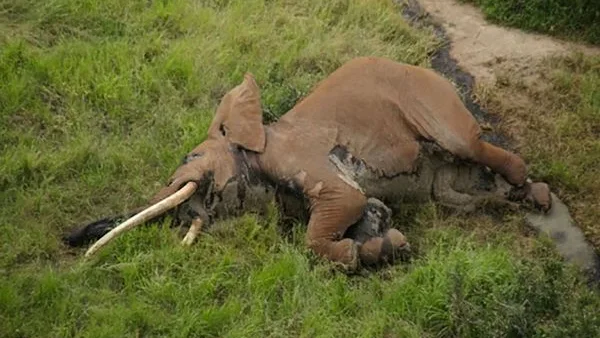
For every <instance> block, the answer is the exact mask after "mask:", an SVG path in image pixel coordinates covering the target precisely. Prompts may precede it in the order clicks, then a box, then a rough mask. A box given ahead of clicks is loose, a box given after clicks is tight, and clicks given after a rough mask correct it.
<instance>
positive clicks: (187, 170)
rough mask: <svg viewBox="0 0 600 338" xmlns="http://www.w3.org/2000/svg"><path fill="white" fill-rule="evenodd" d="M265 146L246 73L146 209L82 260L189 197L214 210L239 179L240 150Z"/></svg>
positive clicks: (257, 101) (252, 84) (256, 99)
mask: <svg viewBox="0 0 600 338" xmlns="http://www.w3.org/2000/svg"><path fill="white" fill-rule="evenodd" d="M265 143H266V136H265V130H264V126H263V124H262V108H261V104H260V91H259V88H258V85H257V84H256V81H255V80H254V77H253V76H252V74H250V73H247V74H246V75H245V76H244V80H243V82H242V83H241V84H239V85H238V86H236V87H235V88H233V89H232V90H230V91H229V92H228V93H227V94H226V95H225V96H224V97H223V99H222V100H221V103H220V104H219V106H218V108H217V110H216V113H215V116H214V118H213V121H212V123H211V125H210V127H209V129H208V133H207V138H206V140H205V141H204V142H202V143H201V144H200V145H198V146H197V147H196V148H194V149H193V150H192V151H191V152H190V153H188V154H187V155H186V156H185V158H184V160H183V164H182V165H181V166H179V167H178V168H177V169H176V170H175V172H174V173H173V175H172V176H171V178H170V180H169V183H168V185H167V186H165V187H164V188H163V189H161V190H160V191H159V192H158V193H157V194H156V195H154V197H153V198H152V199H151V200H150V203H149V204H150V206H149V207H148V208H145V209H144V210H143V211H141V212H140V213H138V214H137V215H135V216H134V217H132V218H130V219H128V220H127V221H126V222H124V223H122V224H121V225H119V226H118V227H116V228H114V229H112V230H111V231H110V232H109V233H107V234H106V235H104V237H102V238H101V239H100V240H99V241H98V242H96V243H95V244H94V245H93V246H92V247H90V249H89V250H88V252H87V253H86V256H89V255H91V254H92V253H94V252H95V251H96V250H98V249H99V248H100V247H102V246H103V245H105V244H106V243H108V242H109V241H110V240H112V239H113V238H115V237H116V236H117V235H118V234H119V233H121V232H124V231H126V230H128V229H131V228H133V227H134V226H137V225H139V224H142V223H144V222H146V221H148V220H150V219H152V218H154V217H157V216H159V215H161V214H163V213H165V212H166V211H168V210H170V209H172V208H174V207H176V206H177V205H179V204H181V203H183V202H184V201H186V200H188V199H190V198H191V197H193V199H194V200H196V202H197V201H200V208H199V209H204V210H206V209H210V208H212V207H214V203H215V199H214V198H213V197H214V195H215V194H220V193H222V192H223V190H224V189H225V188H226V187H227V186H228V185H230V183H233V182H235V181H237V180H238V179H239V178H240V176H241V175H243V170H244V165H243V162H244V159H242V156H244V155H243V152H246V151H247V152H253V153H262V152H263V151H264V149H265ZM242 150H243V151H242ZM196 205H198V203H196ZM199 217H200V216H199Z"/></svg>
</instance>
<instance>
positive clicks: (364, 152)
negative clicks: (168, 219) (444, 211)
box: [69, 57, 551, 269]
mask: <svg viewBox="0 0 600 338" xmlns="http://www.w3.org/2000/svg"><path fill="white" fill-rule="evenodd" d="M487 168H489V169H490V170H491V171H492V172H493V173H494V174H497V175H496V176H498V177H501V178H502V181H503V182H504V183H505V187H504V188H502V189H500V188H498V187H497V186H496V187H494V188H493V189H492V190H494V191H492V194H491V195H492V196H499V198H501V199H509V198H510V199H512V200H515V201H533V202H534V203H535V204H536V205H537V206H538V207H539V209H541V210H542V211H547V210H548V209H550V207H551V198H550V192H549V189H548V187H547V186H546V185H545V184H543V183H531V182H530V181H528V180H527V175H526V166H525V163H524V161H523V160H522V159H521V158H520V157H518V156H517V155H515V154H513V153H511V152H508V151H506V150H504V149H502V148H499V147H497V146H494V145H492V144H490V143H487V142H485V141H483V140H482V139H481V138H480V129H479V126H478V124H477V122H476V121H475V119H474V118H473V117H472V115H471V114H470V113H469V111H468V110H467V109H466V108H465V107H464V105H463V104H462V102H461V100H460V98H459V96H458V95H457V94H456V92H455V89H454V87H453V86H452V85H451V84H450V83H449V82H448V81H447V80H446V79H444V78H443V77H441V76H440V75H438V74H436V73H435V72H433V71H431V70H428V69H424V68H420V67H415V66H411V65H406V64H401V63H397V62H394V61H391V60H388V59H384V58H376V57H361V58H356V59H353V60H351V61H349V62H347V63H346V64H344V65H343V66H342V67H340V68H339V69H338V70H336V71H335V72H334V73H332V74H331V75H330V76H329V77H327V78H326V79H325V80H323V81H322V82H321V83H320V84H319V85H317V86H316V88H315V89H314V90H313V92H312V93H311V94H310V95H308V96H307V97H306V98H304V99H303V100H302V101H301V102H299V103H298V104H297V105H296V106H295V107H293V108H292V109H291V110H290V111H289V112H288V113H286V114H285V115H283V116H282V117H281V119H280V120H279V121H277V122H275V123H272V124H270V125H263V123H262V109H261V104H260V92H259V88H258V85H257V83H256V81H255V80H254V77H253V76H252V75H250V74H247V75H246V76H245V77H244V81H243V82H242V83H241V84H240V85H238V86H237V87H235V88H233V89H232V90H231V91H230V92H229V93H227V94H226V95H225V97H224V98H223V99H222V101H221V103H220V105H219V107H218V108H217V111H216V114H215V117H214V119H213V122H212V124H211V125H210V127H209V130H208V136H207V138H206V140H205V141H204V142H202V143H201V144H200V145H199V146H198V147H196V148H195V149H193V150H192V151H191V152H190V153H189V154H188V156H186V161H185V163H184V164H182V165H181V166H180V167H178V168H177V170H176V171H175V173H174V174H173V175H172V177H171V180H170V181H169V184H168V185H167V186H166V187H164V188H163V189H162V190H161V191H159V192H158V193H157V194H156V195H155V196H154V197H153V198H152V199H151V201H150V203H149V204H150V205H152V204H154V203H156V202H158V201H161V200H163V199H164V198H166V197H168V196H171V195H173V194H174V193H175V192H177V191H178V190H179V189H181V188H182V187H184V186H185V185H186V184H187V183H189V182H195V183H196V185H197V187H198V188H197V190H196V192H195V193H194V194H193V197H192V198H191V199H188V200H187V202H186V204H187V205H188V206H190V205H191V206H192V207H191V208H188V209H189V210H191V211H190V212H187V213H186V214H187V215H188V216H190V218H191V219H198V218H199V219H202V220H203V221H205V222H211V218H214V217H213V216H214V215H215V213H218V212H217V211H218V210H220V209H223V206H224V205H234V208H233V209H238V210H244V209H245V208H246V207H248V205H247V204H245V203H244V202H243V200H244V199H245V198H244V197H243V196H244V195H245V196H252V194H248V191H249V189H248V187H252V188H251V189H250V191H254V190H252V189H258V191H261V189H266V190H265V191H267V192H268V191H270V192H272V194H273V195H277V196H289V195H291V196H297V197H298V199H299V200H300V201H301V202H302V203H301V204H304V205H306V208H304V210H305V212H307V213H308V229H307V245H308V246H309V247H310V248H311V249H312V250H313V251H314V252H315V253H317V254H318V255H320V256H323V257H325V258H327V259H330V260H331V261H334V262H337V263H340V264H341V265H342V266H345V267H347V268H349V269H355V268H356V267H357V266H358V264H359V262H361V261H362V262H364V263H374V262H378V261H387V260H389V259H390V257H393V256H394V253H395V252H396V251H397V250H403V249H404V248H405V247H406V239H405V238H404V236H403V235H402V234H401V233H399V232H398V231H397V230H396V229H387V230H385V232H378V233H376V234H375V235H374V236H373V237H371V238H362V239H361V240H356V239H355V238H348V237H345V236H344V235H345V234H346V232H347V230H348V228H349V227H350V226H352V225H353V224H357V223H360V222H361V218H363V219H364V217H365V210H366V209H367V206H368V205H369V204H368V200H369V198H375V199H378V200H381V201H384V202H385V203H389V204H390V205H391V206H393V207H400V206H401V202H402V200H403V199H404V198H407V197H408V198H414V199H429V198H431V197H433V198H434V199H437V200H439V201H440V202H443V203H446V202H447V203H449V204H452V205H457V206H467V207H468V206H469V205H471V204H473V203H474V201H475V200H474V199H473V198H472V196H473V194H474V195H482V196H483V195H485V194H484V192H485V191H482V192H481V193H478V192H476V191H475V192H474V191H469V190H470V189H471V188H472V187H468V186H469V185H471V184H470V183H469V182H470V181H469V179H467V180H466V181H465V179H464V177H465V175H464V173H467V174H468V173H469V172H471V171H472V172H473V173H476V176H477V177H479V176H481V175H483V174H481V175H480V173H485V170H488V169H487ZM482 170H484V171H482ZM488 171H489V170H488ZM461 172H462V173H463V174H461ZM469 175H470V174H468V175H467V177H469ZM460 177H463V178H462V179H459V178H460ZM491 177H494V175H491ZM477 180H479V178H477ZM477 180H476V181H477ZM461 182H462V183H461ZM490 182H493V183H494V184H495V183H496V179H495V178H494V179H493V180H491V181H490ZM233 187H235V188H233ZM257 187H258V188H257ZM471 190H472V189H471ZM483 190H486V189H483ZM488 190H489V189H488ZM228 191H229V192H228ZM231 191H233V192H234V193H233V194H231V193H230V192H231ZM487 195H488V196H489V195H490V194H489V191H488V192H487ZM224 196H225V197H224ZM226 196H230V197H228V198H227V197H226ZM258 200H260V198H259V199H258ZM225 213H227V214H228V213H229V212H225ZM180 214H181V213H180ZM184 216H185V215H184ZM112 223H114V222H112V221H111V220H105V221H104V222H95V223H92V224H90V226H91V225H94V224H95V228H94V227H92V228H93V229H92V228H89V227H88V228H87V229H88V230H90V231H87V230H86V228H83V229H80V230H78V231H77V232H75V233H74V234H73V236H70V237H69V241H70V243H72V244H79V243H81V242H82V241H83V240H85V239H90V236H87V234H91V233H93V234H94V236H91V237H95V238H97V237H99V235H101V234H103V233H106V232H107V231H109V230H110V229H111V228H112V227H113V225H111V224H112ZM91 230H94V231H91ZM363 237H364V236H363Z"/></svg>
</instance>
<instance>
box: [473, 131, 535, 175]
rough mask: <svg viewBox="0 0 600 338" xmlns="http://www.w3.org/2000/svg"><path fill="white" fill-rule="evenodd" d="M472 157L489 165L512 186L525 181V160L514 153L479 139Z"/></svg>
mask: <svg viewBox="0 0 600 338" xmlns="http://www.w3.org/2000/svg"><path fill="white" fill-rule="evenodd" d="M472 159H473V160H474V161H475V162H478V163H480V164H483V165H486V166H488V167H490V168H491V169H492V170H493V171H494V172H497V173H498V174H500V175H502V176H503V177H504V178H505V179H506V181H508V183H510V184H512V185H514V186H517V187H522V186H524V185H525V183H526V179H527V168H526V166H525V161H523V159H522V158H520V157H519V156H517V155H516V154H513V153H511V152H509V151H506V150H504V149H502V148H499V147H496V146H494V145H492V144H490V143H488V142H485V141H483V140H480V139H479V140H477V143H476V144H475V152H474V158H472Z"/></svg>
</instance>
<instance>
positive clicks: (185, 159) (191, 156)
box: [182, 153, 204, 164]
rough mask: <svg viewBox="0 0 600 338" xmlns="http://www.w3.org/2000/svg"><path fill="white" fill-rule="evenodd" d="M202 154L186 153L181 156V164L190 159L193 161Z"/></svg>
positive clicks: (202, 154)
mask: <svg viewBox="0 0 600 338" xmlns="http://www.w3.org/2000/svg"><path fill="white" fill-rule="evenodd" d="M202 156H204V153H192V154H188V155H186V156H185V157H184V158H183V161H182V162H183V164H186V163H189V162H190V161H193V160H195V159H197V158H200V157H202Z"/></svg>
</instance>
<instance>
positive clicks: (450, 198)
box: [433, 164, 477, 212]
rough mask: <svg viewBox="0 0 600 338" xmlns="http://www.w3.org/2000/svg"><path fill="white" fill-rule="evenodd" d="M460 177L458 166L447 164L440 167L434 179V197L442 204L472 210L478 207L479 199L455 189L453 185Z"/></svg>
mask: <svg viewBox="0 0 600 338" xmlns="http://www.w3.org/2000/svg"><path fill="white" fill-rule="evenodd" d="M457 177H458V168H457V167H456V166H454V165H451V164H449V165H446V166H443V167H441V168H439V169H438V170H437V172H436V174H435V178H434V180H433V198H434V199H435V200H436V201H437V202H438V203H440V204H442V205H445V206H448V207H451V208H454V209H459V210H462V211H466V212H472V211H474V210H475V208H476V207H477V203H476V202H477V199H476V198H475V197H474V196H472V195H470V194H465V193H462V192H458V191H456V190H454V188H453V187H452V186H453V184H454V181H455V180H456V179H457Z"/></svg>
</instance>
